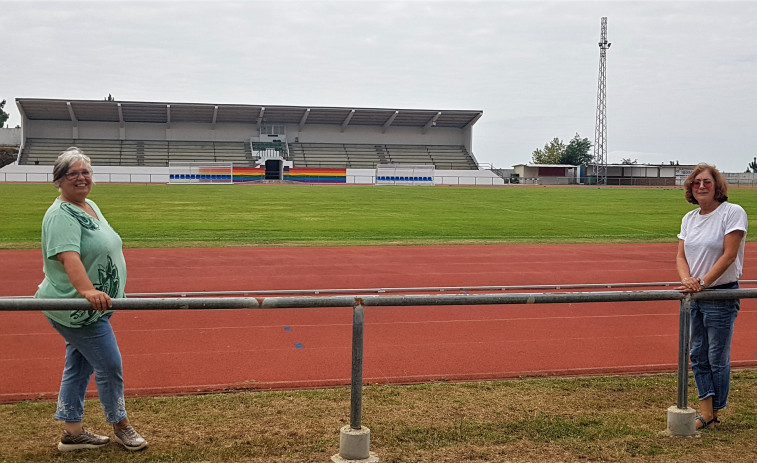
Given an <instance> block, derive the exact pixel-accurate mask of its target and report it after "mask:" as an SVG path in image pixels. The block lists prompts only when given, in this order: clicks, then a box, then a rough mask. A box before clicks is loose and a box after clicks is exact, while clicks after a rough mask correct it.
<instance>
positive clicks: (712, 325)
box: [691, 282, 740, 410]
mask: <svg viewBox="0 0 757 463" xmlns="http://www.w3.org/2000/svg"><path fill="white" fill-rule="evenodd" d="M738 287H739V284H738V282H735V283H731V284H728V285H722V286H719V287H718V288H721V289H726V288H727V289H736V288H738ZM739 307H740V301H739V300H738V299H729V300H720V301H704V300H695V301H691V370H692V371H693V372H694V382H696V385H697V390H698V391H699V400H700V401H701V400H704V399H707V398H709V397H712V408H713V410H722V409H723V408H725V407H726V405H727V404H728V391H729V389H730V384H731V338H732V337H733V325H734V322H735V321H736V315H737V314H738V311H739Z"/></svg>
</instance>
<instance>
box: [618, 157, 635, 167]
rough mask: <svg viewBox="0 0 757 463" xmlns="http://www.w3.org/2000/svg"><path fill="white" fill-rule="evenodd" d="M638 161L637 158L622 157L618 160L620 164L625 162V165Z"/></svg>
mask: <svg viewBox="0 0 757 463" xmlns="http://www.w3.org/2000/svg"><path fill="white" fill-rule="evenodd" d="M638 162H639V160H638V159H631V158H623V159H621V160H620V163H621V164H627V165H630V164H636V163H638Z"/></svg>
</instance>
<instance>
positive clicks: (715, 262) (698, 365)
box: [676, 164, 747, 429]
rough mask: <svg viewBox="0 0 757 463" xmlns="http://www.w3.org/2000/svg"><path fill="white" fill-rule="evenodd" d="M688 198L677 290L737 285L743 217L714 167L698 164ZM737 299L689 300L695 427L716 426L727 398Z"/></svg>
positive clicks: (741, 263)
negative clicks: (690, 208)
mask: <svg viewBox="0 0 757 463" xmlns="http://www.w3.org/2000/svg"><path fill="white" fill-rule="evenodd" d="M684 190H685V195H686V200H687V201H688V202H690V203H692V204H697V205H699V208H698V209H695V210H693V211H691V212H689V213H687V214H686V215H685V216H684V217H683V220H682V221H681V233H679V234H678V239H679V241H678V254H677V256H676V268H677V270H678V275H679V277H680V278H681V286H680V287H678V289H679V290H680V291H681V292H684V293H695V292H699V291H702V290H703V289H736V288H738V287H739V282H738V280H739V277H741V270H742V268H743V266H744V242H745V241H746V233H747V215H746V212H744V209H743V208H742V207H741V206H739V205H737V204H731V203H729V202H728V184H727V183H726V181H725V179H724V178H723V176H722V175H721V174H720V172H718V170H717V169H716V168H715V167H714V166H711V165H708V164H699V165H697V166H696V168H695V169H694V171H693V172H692V173H691V175H689V176H688V178H687V179H686V181H685V182H684ZM739 305H740V301H739V300H738V299H729V300H717V301H715V300H692V301H691V369H692V371H693V372H694V381H695V382H696V385H697V390H698V391H699V407H700V411H699V415H697V417H696V427H697V429H699V428H714V427H715V425H716V424H717V423H719V422H720V421H719V420H718V412H719V411H720V410H722V409H724V408H725V407H726V405H727V401H728V390H729V387H730V377H731V338H732V336H733V325H734V322H735V321H736V315H737V314H738V310H739Z"/></svg>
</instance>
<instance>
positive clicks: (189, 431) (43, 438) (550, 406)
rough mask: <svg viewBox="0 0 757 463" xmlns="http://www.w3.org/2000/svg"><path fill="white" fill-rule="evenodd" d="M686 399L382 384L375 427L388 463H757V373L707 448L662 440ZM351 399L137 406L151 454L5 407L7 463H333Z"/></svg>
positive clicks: (23, 408) (566, 381)
mask: <svg viewBox="0 0 757 463" xmlns="http://www.w3.org/2000/svg"><path fill="white" fill-rule="evenodd" d="M693 387H694V386H693V383H692V384H690V386H689V391H692V390H694V389H693ZM675 399H676V378H675V375H672V374H661V375H648V376H609V377H593V378H557V379H538V378H527V379H521V380H512V381H500V382H480V383H435V384H425V385H413V386H383V385H372V386H366V387H365V388H364V397H363V424H364V425H365V426H367V427H369V428H370V429H371V451H373V452H375V453H377V454H378V456H379V458H380V460H381V461H382V462H386V463H389V462H403V463H410V462H414V463H425V462H428V463H432V462H433V463H439V462H449V463H452V462H454V463H459V462H473V461H496V462H539V463H556V462H578V461H615V462H628V461H634V462H678V461H728V462H729V463H746V462H749V463H752V462H754V461H757V447H756V446H755V445H754V442H755V439H756V438H757V431H755V429H757V413H756V412H755V410H757V371H754V370H740V371H735V372H734V373H733V381H732V391H731V397H730V399H731V400H730V404H729V407H728V408H727V409H725V410H724V411H723V413H722V414H721V418H722V424H721V426H720V428H719V429H718V430H712V431H705V432H703V433H701V437H698V438H672V437H668V436H665V435H663V434H662V432H661V431H664V429H665V427H666V420H667V414H666V413H667V408H668V407H669V406H671V405H675ZM695 399H696V397H695V396H694V395H692V396H691V399H690V400H692V401H694V400H695ZM349 402H350V398H349V389H348V388H338V389H330V390H309V391H291V392H282V391H276V392H252V393H239V394H221V395H207V396H189V397H157V398H142V399H130V400H128V404H127V408H128V409H129V412H130V414H131V415H130V416H131V417H132V420H133V421H134V424H135V426H137V429H139V430H140V432H142V433H143V434H144V435H145V437H146V438H147V439H148V440H149V442H150V447H149V448H148V449H147V450H146V451H144V452H140V453H137V454H130V453H128V452H126V451H124V450H122V449H120V448H118V447H117V446H116V445H115V444H112V445H109V446H108V447H106V448H105V449H100V450H94V451H80V452H73V453H70V454H66V455H61V454H60V453H59V452H58V451H57V449H56V443H57V438H58V436H59V432H60V425H59V424H57V423H55V422H54V421H53V420H52V419H51V417H52V415H53V413H54V409H55V404H54V403H50V402H45V403H40V402H24V403H17V404H11V405H2V406H0V423H2V424H1V425H0V439H2V442H0V461H2V462H9V463H20V462H25V463H35V462H40V463H41V462H45V463H49V462H84V461H87V462H93V461H101V462H112V463H119V462H124V463H126V462H129V463H137V462H205V463H211V462H212V463H216V462H218V463H221V462H223V463H237V462H239V463H241V462H246V463H264V462H265V463H276V462H282V463H283V462H287V463H289V462H293V461H296V462H324V463H325V462H328V461H330V457H331V455H334V454H336V453H338V451H339V429H340V428H341V427H342V426H344V425H346V424H349ZM86 408H87V411H88V418H87V420H86V421H87V425H88V426H89V428H90V429H91V430H92V431H94V432H102V433H109V432H108V431H109V428H108V425H107V424H106V423H105V422H104V421H103V419H102V413H100V410H99V404H98V403H97V402H96V401H91V400H90V401H87V405H86ZM339 417H344V418H343V419H341V420H340V419H339Z"/></svg>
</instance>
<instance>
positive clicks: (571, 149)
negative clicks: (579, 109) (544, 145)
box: [560, 133, 594, 166]
mask: <svg viewBox="0 0 757 463" xmlns="http://www.w3.org/2000/svg"><path fill="white" fill-rule="evenodd" d="M590 149H591V142H590V141H589V139H588V138H581V136H580V135H578V133H576V136H574V137H573V139H572V140H571V141H570V142H568V146H566V147H565V150H564V151H563V154H562V157H561V158H560V164H570V165H572V166H587V165H589V164H591V162H592V160H593V159H594V156H593V155H592V154H591V153H589V150H590Z"/></svg>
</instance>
